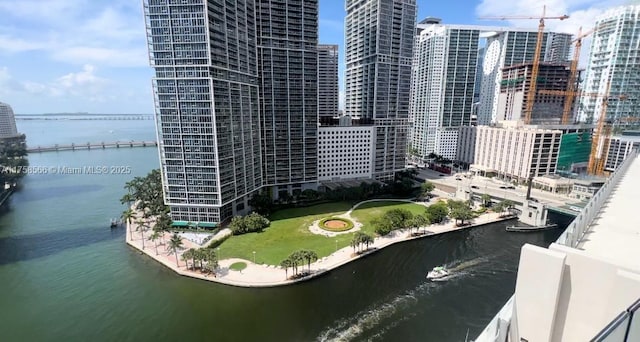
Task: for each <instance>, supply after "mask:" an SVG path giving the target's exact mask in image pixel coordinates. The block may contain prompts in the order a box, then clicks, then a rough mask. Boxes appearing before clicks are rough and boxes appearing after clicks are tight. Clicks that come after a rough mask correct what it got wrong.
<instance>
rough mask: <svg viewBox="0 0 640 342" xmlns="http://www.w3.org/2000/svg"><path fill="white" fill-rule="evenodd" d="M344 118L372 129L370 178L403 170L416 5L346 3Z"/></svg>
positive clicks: (388, 0)
mask: <svg viewBox="0 0 640 342" xmlns="http://www.w3.org/2000/svg"><path fill="white" fill-rule="evenodd" d="M346 10H347V17H346V27H345V28H346V32H345V34H346V37H345V40H346V52H345V59H346V86H345V92H346V94H345V95H346V100H345V115H348V116H351V117H353V118H354V119H356V121H357V122H358V124H360V125H362V124H365V125H373V126H375V127H376V130H375V139H374V143H375V157H374V165H373V176H374V178H376V179H390V178H392V177H393V175H394V174H395V172H397V171H399V170H402V169H404V166H405V157H406V150H407V133H408V128H409V124H408V119H409V89H410V88H411V60H412V58H413V41H414V34H415V20H416V1H415V0H346Z"/></svg>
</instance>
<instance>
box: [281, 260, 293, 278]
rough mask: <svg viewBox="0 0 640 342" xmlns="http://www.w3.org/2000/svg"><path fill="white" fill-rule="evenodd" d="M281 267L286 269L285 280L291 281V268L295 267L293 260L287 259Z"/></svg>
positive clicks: (282, 262)
mask: <svg viewBox="0 0 640 342" xmlns="http://www.w3.org/2000/svg"><path fill="white" fill-rule="evenodd" d="M280 267H284V276H285V279H289V267H293V263H292V262H291V259H289V258H287V259H284V260H282V261H281V262H280Z"/></svg>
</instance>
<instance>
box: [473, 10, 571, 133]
mask: <svg viewBox="0 0 640 342" xmlns="http://www.w3.org/2000/svg"><path fill="white" fill-rule="evenodd" d="M546 14H547V6H543V7H542V15H541V16H539V17H532V16H500V17H481V18H480V19H485V20H519V19H538V20H540V24H539V25H538V39H537V41H536V51H535V54H534V56H533V65H532V67H531V82H530V84H529V94H528V95H527V103H526V107H525V119H524V120H525V121H524V122H525V124H527V125H528V124H530V123H531V115H532V113H533V104H534V102H535V97H536V90H537V87H538V71H539V69H540V54H541V52H542V38H544V21H545V19H552V20H553V19H556V20H565V19H569V16H568V15H566V14H565V15H561V16H555V17H548V16H547V15H546Z"/></svg>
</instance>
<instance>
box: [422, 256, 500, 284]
mask: <svg viewBox="0 0 640 342" xmlns="http://www.w3.org/2000/svg"><path fill="white" fill-rule="evenodd" d="M487 261H489V258H488V257H478V258H474V259H471V260H467V261H462V262H457V261H456V262H452V263H448V264H445V265H444V268H445V270H446V271H447V273H448V275H447V276H444V277H441V278H434V279H430V280H431V281H448V280H451V279H454V278H458V277H461V276H464V275H468V274H470V272H471V270H469V268H471V267H473V266H477V265H480V264H483V263H485V262H487Z"/></svg>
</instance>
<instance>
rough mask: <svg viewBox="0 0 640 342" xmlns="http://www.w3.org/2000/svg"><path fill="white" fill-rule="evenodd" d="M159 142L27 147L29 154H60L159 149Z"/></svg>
mask: <svg viewBox="0 0 640 342" xmlns="http://www.w3.org/2000/svg"><path fill="white" fill-rule="evenodd" d="M157 146H158V142H157V141H114V142H99V143H86V144H74V143H72V144H68V145H61V144H55V145H49V146H36V147H27V153H42V152H59V151H75V150H98V149H106V148H125V147H157Z"/></svg>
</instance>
